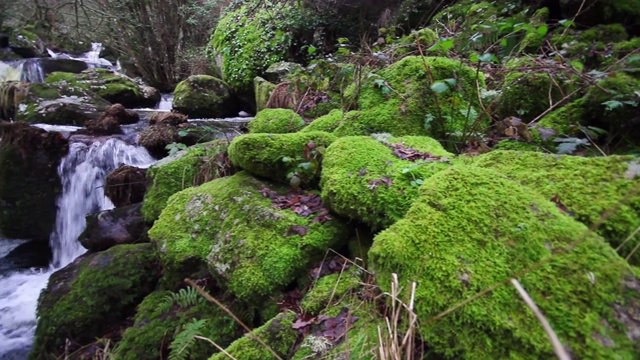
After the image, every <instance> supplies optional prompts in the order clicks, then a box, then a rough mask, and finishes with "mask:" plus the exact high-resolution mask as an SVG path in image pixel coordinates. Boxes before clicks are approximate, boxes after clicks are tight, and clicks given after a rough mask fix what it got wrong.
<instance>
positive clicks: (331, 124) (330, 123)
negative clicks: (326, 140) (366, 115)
mask: <svg viewBox="0 0 640 360" xmlns="http://www.w3.org/2000/svg"><path fill="white" fill-rule="evenodd" d="M357 114H358V111H350V112H348V113H346V114H345V113H344V111H342V110H341V109H333V110H331V111H330V112H329V113H328V114H326V115H323V116H320V117H318V118H316V119H314V120H313V121H311V122H310V123H309V125H307V126H305V127H303V128H302V129H301V130H300V132H308V131H326V132H333V131H334V130H335V129H336V128H337V127H338V126H340V124H341V123H342V122H343V121H349V120H348V119H349V118H350V117H351V116H353V115H357Z"/></svg>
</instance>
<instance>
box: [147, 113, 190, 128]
mask: <svg viewBox="0 0 640 360" xmlns="http://www.w3.org/2000/svg"><path fill="white" fill-rule="evenodd" d="M187 118H188V116H187V115H184V114H180V113H177V112H173V111H172V112H155V113H153V114H152V115H151V117H150V118H149V124H150V125H170V126H178V125H180V124H185V123H186V122H187Z"/></svg>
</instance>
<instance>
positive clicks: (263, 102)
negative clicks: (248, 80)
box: [253, 76, 276, 112]
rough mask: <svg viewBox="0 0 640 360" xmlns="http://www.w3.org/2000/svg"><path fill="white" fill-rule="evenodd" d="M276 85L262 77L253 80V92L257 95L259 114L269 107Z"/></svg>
mask: <svg viewBox="0 0 640 360" xmlns="http://www.w3.org/2000/svg"><path fill="white" fill-rule="evenodd" d="M275 87H276V84H274V83H271V82H269V81H267V80H265V79H263V78H261V77H260V76H256V77H255V78H254V79H253V92H254V93H255V94H256V110H258V112H259V111H260V110H262V109H265V108H266V107H267V103H268V102H269V97H270V96H271V93H272V92H273V89H275Z"/></svg>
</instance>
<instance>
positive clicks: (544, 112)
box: [527, 89, 581, 125]
mask: <svg viewBox="0 0 640 360" xmlns="http://www.w3.org/2000/svg"><path fill="white" fill-rule="evenodd" d="M580 90H581V89H575V90H573V91H572V92H570V93H569V94H567V96H565V97H563V98H562V99H560V100H558V101H557V102H556V103H555V104H553V105H551V106H550V107H549V108H548V109H547V110H545V111H543V112H542V114H540V115H538V116H537V117H536V118H535V119H533V120H531V121H529V123H528V124H527V125H531V124H534V123H536V122H538V120H540V119H542V118H543V117H544V116H545V115H547V114H548V113H550V112H551V111H553V110H555V108H557V107H558V106H560V104H562V103H564V102H565V101H567V100H569V98H571V97H572V96H573V94H575V93H577V92H578V91H580Z"/></svg>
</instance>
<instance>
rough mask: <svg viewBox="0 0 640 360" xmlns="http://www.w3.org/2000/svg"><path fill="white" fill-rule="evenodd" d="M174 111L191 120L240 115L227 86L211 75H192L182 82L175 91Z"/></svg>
mask: <svg viewBox="0 0 640 360" xmlns="http://www.w3.org/2000/svg"><path fill="white" fill-rule="evenodd" d="M173 110H175V111H177V112H180V113H183V114H186V115H188V116H189V117H191V118H222V117H229V116H235V115H236V114H237V113H238V108H237V105H236V104H235V103H234V100H233V98H232V96H231V92H230V90H229V87H228V86H227V84H226V83H225V82H224V81H222V80H220V79H218V78H215V77H213V76H209V75H192V76H189V77H188V78H187V79H186V80H183V81H181V82H180V83H179V84H178V85H177V86H176V88H175V90H174V98H173Z"/></svg>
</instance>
